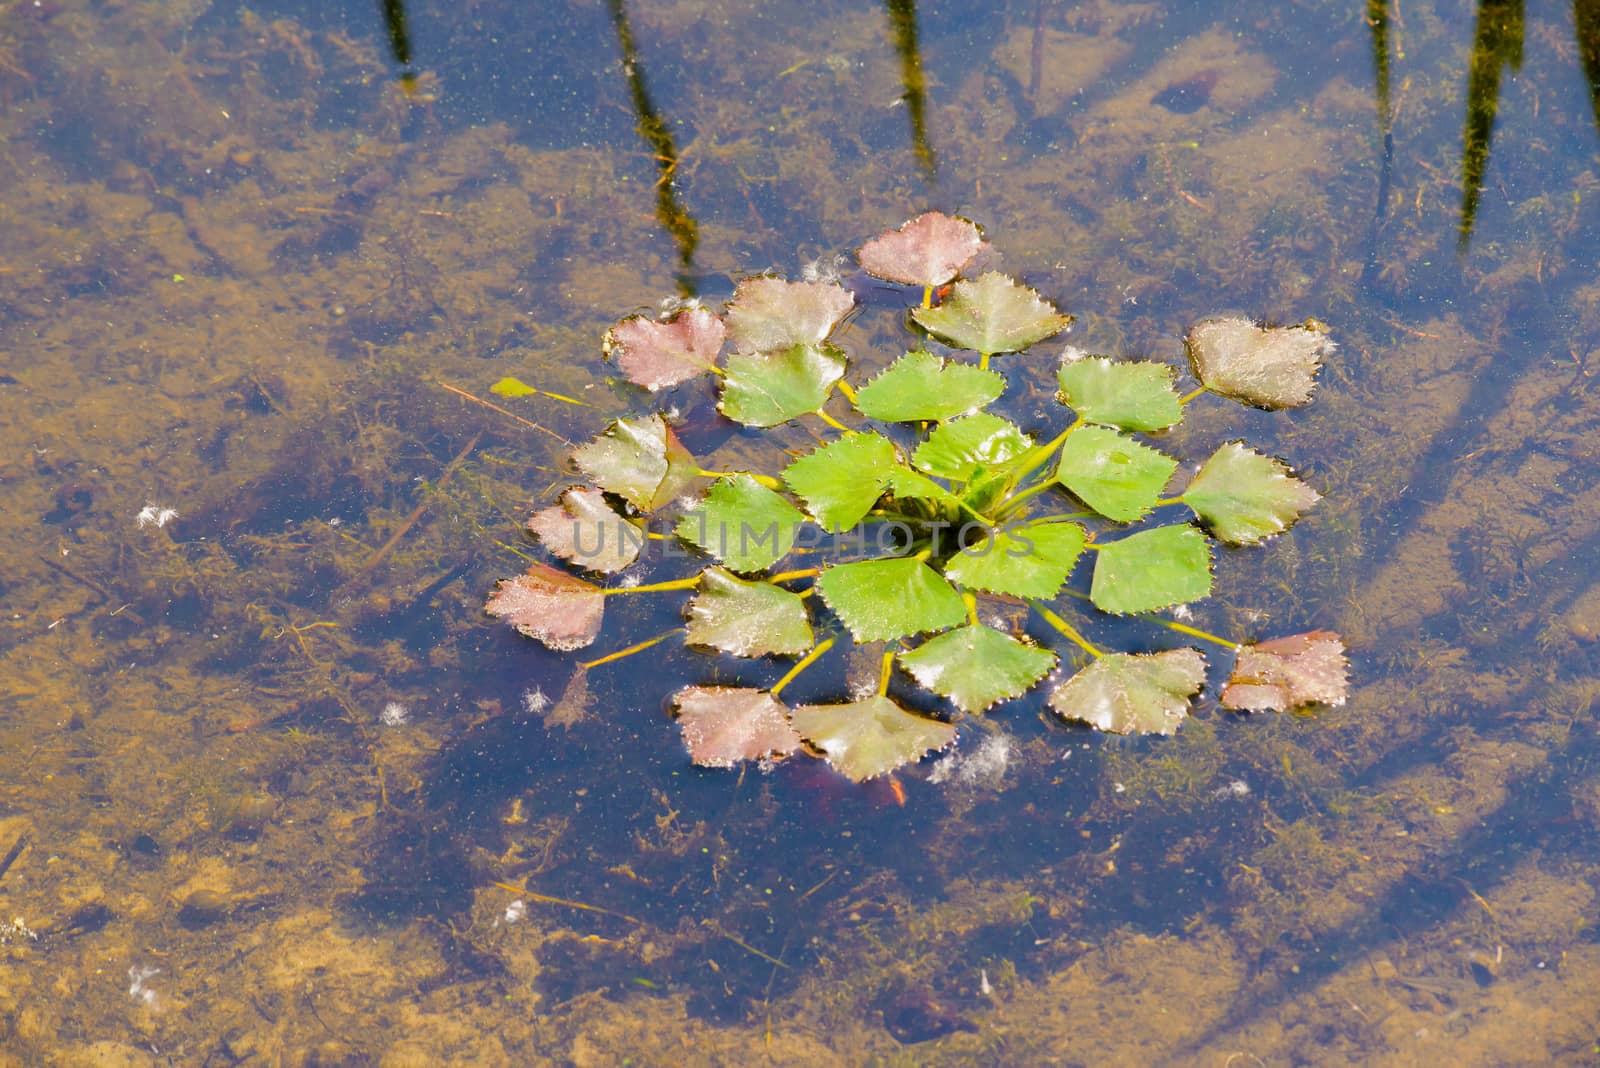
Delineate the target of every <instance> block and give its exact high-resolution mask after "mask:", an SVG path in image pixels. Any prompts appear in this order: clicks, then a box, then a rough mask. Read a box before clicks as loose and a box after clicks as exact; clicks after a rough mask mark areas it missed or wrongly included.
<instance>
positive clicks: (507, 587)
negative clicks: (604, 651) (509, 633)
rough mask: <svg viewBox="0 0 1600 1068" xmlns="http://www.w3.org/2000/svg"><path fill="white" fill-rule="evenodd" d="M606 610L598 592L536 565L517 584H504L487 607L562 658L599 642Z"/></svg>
mask: <svg viewBox="0 0 1600 1068" xmlns="http://www.w3.org/2000/svg"><path fill="white" fill-rule="evenodd" d="M605 608H606V597H605V594H604V593H603V592H601V589H600V587H599V586H596V585H594V584H593V583H589V582H585V581H583V579H581V578H578V577H577V576H576V575H569V574H567V573H566V572H565V571H559V570H557V569H556V568H553V567H551V566H550V565H549V564H534V565H532V566H531V567H529V568H528V570H527V571H526V572H524V573H523V574H521V575H518V576H517V577H516V578H509V579H501V580H500V581H499V582H497V583H496V584H495V588H494V593H492V594H490V595H489V600H488V601H487V602H486V603H485V604H484V606H483V610H484V611H485V612H487V613H489V614H490V615H491V616H495V617H497V618H499V619H503V620H505V621H506V622H507V623H510V624H511V625H512V626H513V627H516V628H517V630H518V632H520V633H522V634H525V635H527V636H528V637H530V638H537V639H538V640H539V641H541V642H543V643H544V644H545V645H547V646H549V647H550V648H551V649H555V650H556V651H558V652H563V653H569V652H571V651H572V650H574V649H582V648H583V647H584V646H585V645H588V644H589V643H591V642H593V641H594V639H595V635H597V634H599V633H600V621H601V619H602V618H603V616H604V615H605Z"/></svg>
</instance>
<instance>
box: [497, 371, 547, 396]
mask: <svg viewBox="0 0 1600 1068" xmlns="http://www.w3.org/2000/svg"><path fill="white" fill-rule="evenodd" d="M489 392H490V393H493V394H496V395H497V396H501V397H531V396H533V395H534V394H536V393H542V392H544V391H543V390H539V389H535V388H534V387H532V386H530V385H528V383H526V382H524V381H522V379H520V378H512V377H510V376H509V375H508V376H506V377H505V378H502V379H500V380H499V381H498V382H496V383H495V384H494V385H492V386H490V387H489Z"/></svg>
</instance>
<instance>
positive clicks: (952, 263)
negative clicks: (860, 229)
mask: <svg viewBox="0 0 1600 1068" xmlns="http://www.w3.org/2000/svg"><path fill="white" fill-rule="evenodd" d="M982 248H983V237H982V235H981V234H980V233H979V231H978V227H977V226H976V225H974V224H973V223H970V222H968V221H967V220H966V219H958V218H955V217H953V216H950V215H945V214H944V213H942V212H937V211H930V212H928V213H926V214H924V215H919V216H917V217H916V218H915V219H912V220H911V221H910V222H908V223H905V224H904V225H902V226H901V227H900V229H898V230H890V231H889V232H888V233H886V234H880V235H879V236H877V237H875V238H873V239H872V240H871V241H868V242H867V243H866V244H865V245H862V246H861V250H860V251H859V252H857V253H856V256H857V257H858V258H859V259H860V260H861V266H862V267H863V268H865V269H866V272H867V273H868V274H871V275H876V276H877V277H879V278H886V279H888V280H889V281H891V282H903V283H904V284H906V285H912V286H942V285H944V284H945V283H946V282H948V281H950V279H952V278H954V277H955V276H956V275H958V274H960V273H961V270H962V268H964V267H965V266H966V265H967V264H969V263H971V262H972V260H973V257H975V256H976V255H977V254H978V252H979V251H980V250H982Z"/></svg>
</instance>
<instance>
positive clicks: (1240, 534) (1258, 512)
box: [1182, 441, 1322, 545]
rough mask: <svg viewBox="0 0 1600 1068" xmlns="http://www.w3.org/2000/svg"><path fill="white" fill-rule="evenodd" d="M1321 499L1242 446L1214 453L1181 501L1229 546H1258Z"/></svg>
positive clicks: (1283, 468)
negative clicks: (1257, 543)
mask: <svg viewBox="0 0 1600 1068" xmlns="http://www.w3.org/2000/svg"><path fill="white" fill-rule="evenodd" d="M1321 499H1322V497H1321V494H1319V493H1318V492H1317V491H1316V490H1314V489H1312V488H1311V487H1310V486H1308V485H1306V484H1305V483H1304V482H1301V481H1300V480H1299V479H1298V478H1295V477H1294V476H1293V475H1292V474H1290V473H1289V469H1288V468H1287V467H1286V466H1284V464H1283V463H1281V462H1280V461H1278V460H1274V459H1273V458H1272V457H1270V456H1263V455H1261V454H1260V453H1259V452H1256V451H1255V450H1254V449H1251V448H1249V447H1247V446H1246V445H1245V444H1244V443H1243V442H1239V441H1230V442H1228V443H1227V444H1225V445H1223V446H1222V447H1221V448H1219V449H1218V450H1217V451H1216V452H1214V453H1212V454H1211V458H1210V459H1209V460H1207V461H1206V462H1205V464H1204V466H1202V467H1201V468H1200V473H1199V474H1197V475H1195V476H1194V481H1193V482H1190V483H1189V488H1188V489H1186V490H1184V491H1183V497H1182V500H1183V502H1184V503H1185V504H1187V505H1188V506H1189V507H1190V508H1193V509H1194V510H1195V513H1196V514H1197V515H1199V516H1200V518H1201V519H1202V520H1204V521H1205V524H1206V526H1207V527H1209V528H1210V529H1211V532H1212V533H1213V534H1215V535H1216V536H1217V537H1219V538H1221V539H1222V540H1223V541H1225V542H1228V543H1229V544H1230V545H1254V544H1255V543H1256V542H1258V541H1261V540H1262V539H1264V538H1270V537H1271V536H1272V535H1274V534H1281V533H1282V532H1283V531H1285V530H1288V529H1289V528H1290V527H1291V526H1293V525H1294V521H1295V520H1296V519H1299V518H1300V513H1301V512H1304V511H1305V510H1306V509H1307V508H1310V507H1311V506H1312V505H1313V504H1316V503H1317V501H1319V500H1321Z"/></svg>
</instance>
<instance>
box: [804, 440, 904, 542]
mask: <svg viewBox="0 0 1600 1068" xmlns="http://www.w3.org/2000/svg"><path fill="white" fill-rule="evenodd" d="M898 466H899V461H898V459H897V457H896V454H895V450H894V445H893V444H892V443H891V442H890V441H889V439H888V438H886V437H884V436H883V435H881V434H846V435H845V436H844V437H842V438H840V439H838V440H837V441H832V442H829V443H828V444H826V445H823V446H821V447H820V448H817V449H813V450H812V451H811V452H810V453H808V454H806V455H805V456H802V457H800V458H799V459H798V460H796V461H794V462H793V463H792V464H790V465H789V466H788V468H787V469H786V470H785V471H784V472H783V480H784V481H785V482H787V483H788V484H789V488H790V489H792V490H794V491H795V492H796V493H798V494H799V495H800V496H801V498H802V499H804V501H805V502H806V507H808V508H810V509H811V514H812V515H814V516H816V518H817V522H819V523H821V524H822V526H823V528H824V529H826V530H829V531H832V532H834V533H838V532H839V531H841V530H845V529H846V528H848V527H853V526H855V525H856V524H857V523H859V522H861V520H862V517H864V516H865V515H866V514H867V513H868V512H870V511H871V510H872V506H873V505H874V504H877V503H878V498H879V497H881V496H883V491H884V490H885V489H886V488H887V487H888V485H889V479H890V477H891V476H892V475H893V474H894V471H895V469H896V467H898Z"/></svg>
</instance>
